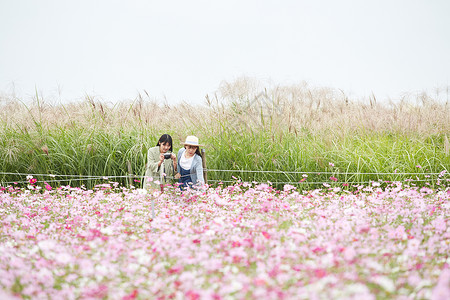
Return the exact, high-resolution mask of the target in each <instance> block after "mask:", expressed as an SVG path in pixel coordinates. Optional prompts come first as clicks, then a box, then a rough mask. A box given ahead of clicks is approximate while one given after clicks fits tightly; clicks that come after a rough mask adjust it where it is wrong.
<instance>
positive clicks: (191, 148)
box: [185, 145, 198, 156]
mask: <svg viewBox="0 0 450 300" xmlns="http://www.w3.org/2000/svg"><path fill="white" fill-rule="evenodd" d="M185 148H186V152H187V155H188V156H193V155H194V154H195V151H196V150H197V148H198V147H197V146H191V145H186V147H185Z"/></svg>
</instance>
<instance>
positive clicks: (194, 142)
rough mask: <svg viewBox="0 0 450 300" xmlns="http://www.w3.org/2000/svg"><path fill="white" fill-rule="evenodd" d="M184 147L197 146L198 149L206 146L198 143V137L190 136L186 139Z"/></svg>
mask: <svg viewBox="0 0 450 300" xmlns="http://www.w3.org/2000/svg"><path fill="white" fill-rule="evenodd" d="M183 145H191V146H197V147H204V146H205V145H201V144H199V143H198V137H196V136H194V135H190V136H188V137H186V141H185V142H184V143H183Z"/></svg>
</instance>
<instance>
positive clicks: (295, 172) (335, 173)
mask: <svg viewBox="0 0 450 300" xmlns="http://www.w3.org/2000/svg"><path fill="white" fill-rule="evenodd" d="M205 171H207V172H233V173H275V174H318V175H320V174H331V175H337V174H344V175H440V174H442V172H439V173H393V172H391V173H389V172H381V173H377V172H372V173H371V172H367V173H366V172H329V171H327V172H320V171H316V172H312V171H308V172H302V171H269V170H268V171H265V170H218V169H205ZM445 173H446V172H444V174H445Z"/></svg>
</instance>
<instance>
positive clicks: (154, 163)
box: [147, 147, 164, 173]
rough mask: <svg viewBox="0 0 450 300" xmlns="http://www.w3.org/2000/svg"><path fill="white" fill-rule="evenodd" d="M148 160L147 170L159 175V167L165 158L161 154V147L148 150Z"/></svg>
mask: <svg viewBox="0 0 450 300" xmlns="http://www.w3.org/2000/svg"><path fill="white" fill-rule="evenodd" d="M161 156H162V159H161ZM147 160H148V163H147V170H149V171H150V172H153V173H157V172H158V171H159V167H160V166H161V164H162V163H163V161H164V156H163V155H161V153H159V147H153V148H150V149H149V150H148V153H147Z"/></svg>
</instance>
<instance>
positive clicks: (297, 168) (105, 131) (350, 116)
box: [0, 78, 450, 189]
mask: <svg viewBox="0 0 450 300" xmlns="http://www.w3.org/2000/svg"><path fill="white" fill-rule="evenodd" d="M442 98H444V99H442ZM447 98H448V92H447ZM0 108H1V110H0V115H1V125H0V135H1V143H0V157H1V160H0V164H1V170H2V172H3V175H0V181H1V182H2V184H3V185H7V184H10V183H11V182H19V183H20V182H23V181H24V180H25V177H24V175H17V174H5V173H20V174H55V175H78V176H110V177H111V178H113V176H127V175H128V174H129V170H130V168H131V172H132V173H133V174H135V175H137V176H139V175H142V174H143V170H144V165H145V163H146V153H147V149H148V148H149V147H153V146H154V145H155V144H156V142H157V139H158V138H159V136H160V135H161V134H163V133H168V134H171V135H172V137H173V139H174V151H175V152H176V151H177V150H178V148H180V147H181V142H182V141H184V139H185V137H186V136H187V135H196V136H198V137H199V138H200V142H201V143H204V144H206V145H207V146H206V147H205V150H206V159H207V167H208V169H210V170H214V171H209V172H208V179H209V182H210V183H213V184H216V183H217V182H218V181H220V180H222V181H224V182H225V183H227V182H229V181H233V180H235V178H240V179H242V180H246V181H258V182H264V181H271V182H274V184H275V185H277V186H281V185H282V184H284V183H288V182H290V183H298V182H299V181H302V180H303V182H301V183H299V184H300V186H301V188H308V189H310V188H313V187H315V186H317V185H318V184H314V182H329V184H330V185H342V183H348V184H349V185H351V184H356V183H365V182H369V181H373V180H375V181H377V180H390V181H392V180H408V179H412V180H415V181H414V184H417V185H424V184H427V185H430V186H434V185H436V183H438V184H447V185H448V180H447V179H448V178H449V176H448V172H447V173H445V171H448V170H449V168H450V156H449V151H450V145H449V141H448V138H449V136H450V104H449V102H448V99H446V98H445V95H444V97H442V95H439V94H438V93H437V94H436V95H435V96H430V95H428V94H426V93H418V94H414V95H412V94H409V95H406V94H405V96H404V97H403V98H402V99H400V100H396V101H395V102H388V101H384V102H383V103H380V102H379V101H377V99H376V98H375V97H374V96H372V97H369V98H368V99H364V100H356V99H349V98H348V97H347V96H346V95H345V94H344V93H343V92H342V91H340V90H335V89H330V88H313V87H310V86H308V85H307V84H306V83H304V84H298V85H293V86H278V87H272V88H270V89H267V88H264V87H263V86H260V84H259V83H258V82H257V81H255V80H251V79H248V78H244V79H242V78H241V79H239V80H236V81H234V82H225V83H223V84H222V85H221V86H220V88H219V89H218V91H217V93H216V94H215V95H209V96H207V97H206V101H205V103H204V104H203V105H190V104H187V103H182V104H177V105H171V104H167V103H161V102H158V101H155V100H154V99H152V98H151V97H150V96H148V95H138V96H137V97H136V99H134V100H132V101H123V102H120V103H116V104H110V103H108V102H107V101H100V100H97V99H95V98H92V97H89V96H86V98H85V100H84V101H82V102H79V103H71V104H55V103H50V102H49V101H47V100H46V99H45V98H42V97H40V96H39V95H36V96H35V97H34V101H33V102H32V103H30V102H25V101H23V100H22V99H16V98H14V97H12V96H7V97H6V96H2V98H1V100H0ZM216 170H235V171H234V172H229V171H216ZM242 170H251V171H276V173H267V172H261V173H259V172H244V171H242ZM283 172H298V173H283ZM318 173H320V174H318ZM360 173H370V174H360ZM378 173H380V174H378ZM405 173H406V174H405ZM410 173H420V174H414V175H413V174H410ZM438 173H441V174H440V175H437V174H438ZM304 174H305V175H304ZM306 175H307V177H306ZM35 177H36V178H37V179H38V180H39V181H44V180H45V181H51V182H54V183H55V185H61V184H63V185H65V184H70V185H71V186H80V185H83V184H84V185H86V187H88V188H89V187H92V186H93V185H95V184H98V183H99V182H101V181H102V179H98V180H78V178H77V177H59V176H55V177H51V178H49V177H48V176H35ZM67 178H72V181H67V180H64V181H63V180H62V179H67ZM330 178H331V179H330ZM136 179H137V180H139V177H137V178H136ZM127 180H128V179H127V178H126V177H117V178H115V179H114V181H118V182H120V183H122V184H127V183H128V181H127ZM135 184H136V185H139V183H135Z"/></svg>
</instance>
